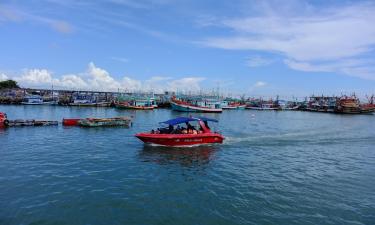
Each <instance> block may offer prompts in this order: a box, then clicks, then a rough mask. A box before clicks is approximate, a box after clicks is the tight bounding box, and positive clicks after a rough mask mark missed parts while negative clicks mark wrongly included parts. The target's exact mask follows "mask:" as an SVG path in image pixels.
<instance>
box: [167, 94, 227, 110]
mask: <svg viewBox="0 0 375 225" xmlns="http://www.w3.org/2000/svg"><path fill="white" fill-rule="evenodd" d="M171 106H172V109H173V110H175V111H179V112H203V113H221V112H223V109H222V108H221V104H220V102H219V101H217V100H215V99H202V98H185V99H184V98H177V97H172V98H171Z"/></svg>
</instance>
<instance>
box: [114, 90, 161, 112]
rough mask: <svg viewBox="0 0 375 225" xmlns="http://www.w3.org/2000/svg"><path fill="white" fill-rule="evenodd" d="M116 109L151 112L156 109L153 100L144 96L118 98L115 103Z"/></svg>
mask: <svg viewBox="0 0 375 225" xmlns="http://www.w3.org/2000/svg"><path fill="white" fill-rule="evenodd" d="M115 107H116V108H118V109H134V110H152V109H154V108H156V107H157V104H156V103H155V98H154V97H150V96H145V95H141V94H138V95H135V96H120V97H119V98H118V100H117V102H116V103H115Z"/></svg>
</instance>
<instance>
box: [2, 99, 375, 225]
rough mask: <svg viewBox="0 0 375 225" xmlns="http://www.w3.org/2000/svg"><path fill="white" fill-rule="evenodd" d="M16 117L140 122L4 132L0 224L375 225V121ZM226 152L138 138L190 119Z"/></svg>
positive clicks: (249, 114) (78, 112)
mask: <svg viewBox="0 0 375 225" xmlns="http://www.w3.org/2000/svg"><path fill="white" fill-rule="evenodd" d="M0 111H1V112H5V113H7V114H8V118H9V119H44V120H58V121H60V122H61V121H62V119H63V118H85V117H100V118H105V117H116V116H131V117H132V118H133V125H132V126H131V127H130V128H118V127H117V128H114V127H113V128H104V127H99V128H80V127H63V126H62V125H61V124H59V126H51V127H12V128H7V129H2V130H0V224H1V225H12V224H15V225H20V224H25V225H26V224H33V225H37V224H40V225H42V224H43V225H44V224H69V225H74V224H103V225H104V224H105V225H108V224H134V225H143V224H144V225H152V224H158V225H162V224H163V225H164V224H179V225H184V224H186V225H193V224H194V225H199V224H202V225H211V224H212V225H220V224H223V225H224V224H228V225H229V224H230V225H235V224H288V225H290V224H314V225H315V224H353V225H360V224H375V115H336V114H328V113H313V112H298V111H252V110H228V111H224V112H223V113H221V114H204V115H203V114H196V113H179V112H175V111H172V110H169V109H155V110H153V111H131V110H119V109H115V108H89V107H87V108H85V107H64V106H30V105H24V106H22V105H20V106H10V105H0ZM189 115H192V116H197V115H200V116H206V117H210V118H215V119H218V120H219V123H217V124H212V125H211V126H212V127H213V129H215V130H216V131H218V132H221V133H222V134H223V135H224V136H225V140H224V143H223V144H221V145H220V144H219V145H212V146H200V147H188V148H168V147H156V146H147V145H144V144H143V143H142V142H141V141H139V140H138V139H137V138H135V137H134V135H135V134H136V133H138V132H142V131H150V130H151V129H155V128H157V127H158V126H159V122H161V121H165V120H168V119H171V118H175V117H179V116H189Z"/></svg>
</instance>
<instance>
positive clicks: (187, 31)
mask: <svg viewBox="0 0 375 225" xmlns="http://www.w3.org/2000/svg"><path fill="white" fill-rule="evenodd" d="M374 22H375V3H374V2H368V1H318V0H317V1H303V0H301V1H293V0H291V1H281V0H280V1H245V0H236V1H213V0H205V1H198V0H197V1H194V0H174V1H172V0H144V1H141V0H139V1H137V0H108V1H88V0H87V1H84V0H82V1H73V0H65V1H62V0H38V1H34V0H29V1H16V0H15V1H7V0H5V1H2V2H1V3H0V34H1V35H0V51H1V54H0V79H2V80H4V79H9V78H11V79H15V80H17V81H18V82H19V83H20V84H21V85H22V86H25V87H50V86H51V84H53V85H54V86H55V87H58V88H64V89H80V90H84V89H88V90H118V89H120V90H125V89H127V90H154V91H156V92H160V91H164V90H180V91H199V90H203V91H206V92H207V91H211V90H213V89H217V88H219V89H220V91H222V92H225V93H232V94H233V95H238V94H246V95H263V96H272V95H276V94H279V95H281V96H293V95H294V96H305V95H310V94H340V93H347V94H349V93H351V92H357V93H358V94H360V95H364V94H366V93H367V94H372V93H374V92H375V57H374V56H375V52H374V46H375V26H374Z"/></svg>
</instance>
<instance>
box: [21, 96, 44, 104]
mask: <svg viewBox="0 0 375 225" xmlns="http://www.w3.org/2000/svg"><path fill="white" fill-rule="evenodd" d="M21 104H23V105H43V98H42V97H41V96H40V95H28V96H26V97H25V98H24V99H23V100H22V102H21Z"/></svg>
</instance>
